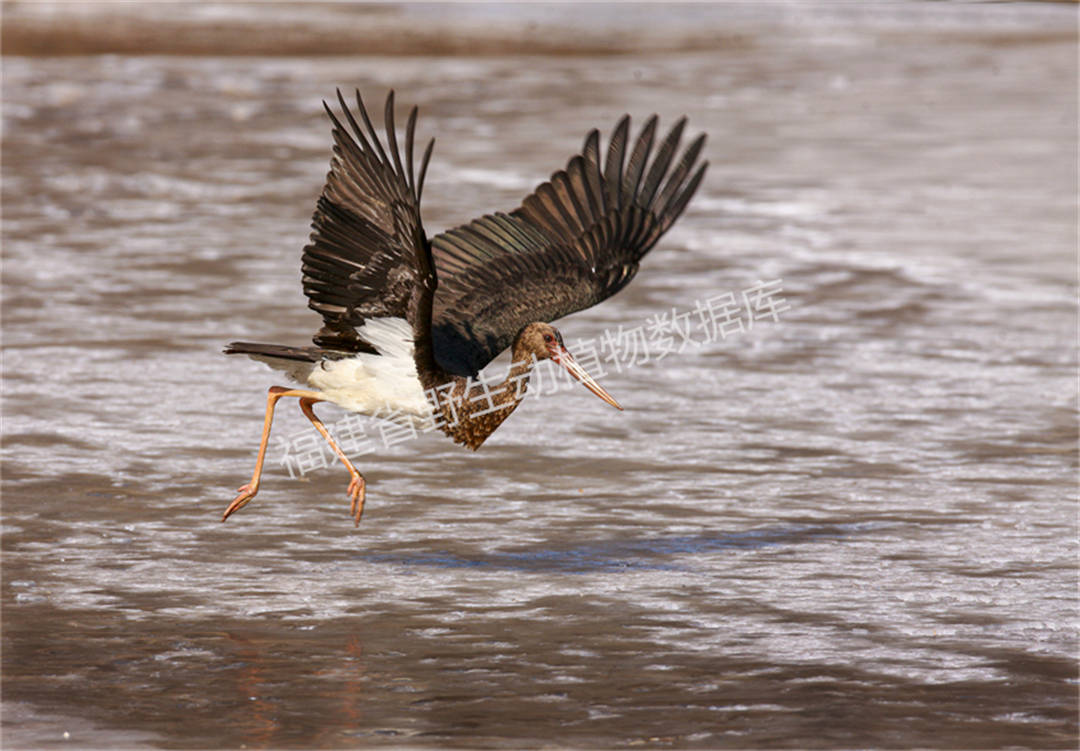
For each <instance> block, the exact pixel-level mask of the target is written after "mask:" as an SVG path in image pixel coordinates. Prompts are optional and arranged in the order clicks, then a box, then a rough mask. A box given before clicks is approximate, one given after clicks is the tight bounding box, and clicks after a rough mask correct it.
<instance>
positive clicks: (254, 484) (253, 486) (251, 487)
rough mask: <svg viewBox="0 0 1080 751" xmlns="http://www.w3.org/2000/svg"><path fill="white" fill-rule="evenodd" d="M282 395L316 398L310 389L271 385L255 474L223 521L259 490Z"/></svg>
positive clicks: (222, 518) (229, 508)
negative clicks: (275, 416)
mask: <svg viewBox="0 0 1080 751" xmlns="http://www.w3.org/2000/svg"><path fill="white" fill-rule="evenodd" d="M284 396H297V397H300V398H302V399H317V398H318V397H317V395H316V394H315V393H313V392H311V391H304V390H302V389H287V388H283V387H281V386H271V387H270V390H269V392H267V395H266V418H265V419H264V420H263V432H262V440H261V441H260V443H259V455H258V457H256V459H255V474H253V475H252V476H251V482H249V483H248V484H247V485H242V486H241V487H240V488H239V491H240V495H238V496H236V499H235V500H233V502H232V503H230V504H229V507H228V508H227V509H225V514H224V515H223V516H222V517H221V521H225V520H226V519H228V518H229V517H230V516H232V515H233V514H234V513H236V512H237V511H239V510H240V509H242V508H243V507H244V506H246V505H247V504H248V501H250V500H251V499H252V498H254V497H255V494H256V493H258V492H259V479H260V478H261V477H262V468H263V461H264V460H265V459H266V444H267V443H269V442H270V426H271V425H272V424H273V422H274V407H275V406H276V405H277V402H278V399H281V398H282V397H284Z"/></svg>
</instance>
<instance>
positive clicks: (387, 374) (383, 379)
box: [307, 318, 432, 422]
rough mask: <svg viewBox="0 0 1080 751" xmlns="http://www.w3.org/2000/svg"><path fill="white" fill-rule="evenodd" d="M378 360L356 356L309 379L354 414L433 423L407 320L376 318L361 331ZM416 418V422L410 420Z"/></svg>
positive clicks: (331, 362) (313, 372)
mask: <svg viewBox="0 0 1080 751" xmlns="http://www.w3.org/2000/svg"><path fill="white" fill-rule="evenodd" d="M357 333H359V334H360V336H362V337H363V338H364V339H365V340H366V341H368V342H371V344H372V346H374V347H375V349H377V350H378V351H379V354H377V355H371V354H365V353H361V354H357V355H353V356H352V357H347V358H344V359H341V360H326V361H324V362H322V363H321V364H319V365H317V366H315V367H314V368H312V370H311V373H310V374H309V375H308V377H307V382H308V384H309V385H310V386H314V387H315V388H317V389H318V390H319V391H320V392H321V393H322V395H323V396H324V397H326V400H327V401H330V402H333V403H335V404H338V405H340V406H342V407H344V408H345V409H348V410H351V411H353V412H360V413H363V414H365V415H375V416H378V417H383V418H388V419H394V418H398V419H401V418H404V419H405V420H407V421H409V422H414V419H415V418H420V420H421V421H423V420H429V419H430V418H431V414H432V412H431V404H430V403H429V402H428V399H427V397H426V396H425V394H424V388H423V386H422V385H421V384H420V378H419V376H418V375H417V373H416V362H415V361H414V360H413V331H412V326H410V325H409V322H408V321H406V320H405V319H403V318H373V319H370V320H368V321H366V322H365V323H364V325H363V326H361V327H359V328H357ZM409 418H414V419H409Z"/></svg>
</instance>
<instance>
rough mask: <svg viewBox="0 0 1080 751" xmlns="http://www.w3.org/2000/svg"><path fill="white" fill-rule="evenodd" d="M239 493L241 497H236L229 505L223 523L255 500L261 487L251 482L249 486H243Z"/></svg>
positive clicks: (222, 518) (222, 519) (223, 516)
mask: <svg viewBox="0 0 1080 751" xmlns="http://www.w3.org/2000/svg"><path fill="white" fill-rule="evenodd" d="M238 491H239V493H240V495H238V496H236V498H235V499H234V500H233V502H232V503H230V504H229V507H228V508H227V509H225V513H224V514H223V515H222V517H221V521H225V520H226V519H228V518H229V517H230V516H232V515H233V514H235V513H236V512H237V511H239V510H240V509H242V508H243V507H244V506H246V505H247V504H248V501H250V500H251V499H252V498H254V497H255V494H256V493H258V492H259V486H258V485H256V484H254V483H250V482H249V483H248V484H247V485H241V486H240V487H239V488H238Z"/></svg>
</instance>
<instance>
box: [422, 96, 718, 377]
mask: <svg viewBox="0 0 1080 751" xmlns="http://www.w3.org/2000/svg"><path fill="white" fill-rule="evenodd" d="M656 124H657V118H656V115H653V116H652V117H650V118H649V119H648V121H646V123H645V126H644V127H643V128H642V129H641V133H640V134H639V135H638V137H637V140H636V141H635V142H634V143H633V146H632V148H629V149H628V145H629V144H628V140H629V138H628V136H629V130H630V118H629V116H624V117H623V118H622V119H621V120H619V122H618V124H617V125H616V126H615V130H614V131H613V133H612V136H611V141H610V143H609V144H608V149H607V157H606V159H605V160H604V162H603V165H601V159H600V136H599V133H598V132H597V131H596V130H593V131H592V132H590V133H589V135H588V136H587V137H586V138H585V146H584V148H583V150H582V152H581V153H580V154H579V155H577V156H575V157H574V158H572V159H571V160H570V161H569V163H568V164H567V166H566V169H564V170H560V171H558V172H556V173H555V174H554V175H552V176H551V179H550V180H548V181H547V182H545V183H543V184H542V185H540V186H539V187H538V188H537V189H536V190H535V191H534V192H533V193H532V195H530V196H528V197H527V198H525V200H524V201H523V202H522V204H521V206H520V207H518V208H517V209H514V210H513V211H511V212H510V213H509V214H505V213H495V214H489V215H487V216H482V217H480V218H479V219H475V220H473V221H472V222H470V223H468V224H465V225H462V226H460V227H457V228H455V229H451V230H448V231H447V232H444V233H442V234H440V235H437V236H435V237H434V238H432V241H431V244H432V250H433V255H434V257H435V264H436V266H437V267H438V269H439V282H440V286H439V291H438V294H436V296H435V307H434V314H433V315H434V319H433V331H432V333H433V338H434V348H435V357H436V360H437V361H438V363H439V364H440V365H441V366H442V367H443V368H444V369H446V370H448V371H450V372H452V373H458V374H461V375H467V374H474V373H476V372H478V371H479V370H480V369H481V368H483V367H484V366H485V365H487V364H488V363H489V362H491V360H492V359H494V358H495V357H496V356H497V355H498V354H499V353H500V352H502V351H503V350H504V349H506V348H507V347H509V346H510V345H511V344H512V343H513V340H514V337H515V336H516V335H517V333H518V332H519V331H520V330H521V329H522V328H523V327H524V326H526V325H528V324H529V323H532V322H533V321H554V320H556V319H558V318H561V317H562V316H565V315H569V314H570V313H573V312H575V311H578V310H582V309H584V308H587V307H590V306H592V305H595V304H596V303H598V302H600V301H601V300H604V299H606V298H608V297H610V296H611V295H613V294H615V293H616V292H618V291H619V290H620V289H622V288H623V287H625V286H626V284H627V283H628V282H629V281H630V280H631V279H632V278H633V277H634V274H635V273H637V270H638V263H639V262H640V260H641V258H642V256H644V255H645V253H647V252H648V251H649V249H650V248H652V247H653V245H655V244H656V241H657V240H659V239H660V236H661V235H663V234H664V232H666V231H667V230H668V228H669V227H671V225H672V223H674V221H675V220H676V219H677V218H678V217H679V215H680V214H681V213H682V211H683V209H684V208H686V204H687V202H688V201H689V200H690V198H691V196H693V194H694V191H696V190H697V188H698V185H699V184H700V183H701V179H702V177H703V176H704V174H705V168H706V167H707V166H708V162H702V163H701V164H700V165H699V164H698V163H697V160H698V157H699V156H700V154H701V150H702V147H703V146H704V143H705V135H704V134H702V135H699V136H698V137H697V138H696V139H694V141H693V142H691V143H690V145H689V146H687V147H686V149H685V150H684V151H683V152H682V154H681V156H678V155H677V152H678V147H679V141H680V139H681V137H682V132H683V129H684V127H685V125H686V118H682V119H680V120H679V121H678V122H677V123H676V124H675V126H674V127H673V128H672V129H671V131H670V132H669V133H668V135H667V136H666V137H665V138H664V139H663V141H661V142H660V145H659V147H658V148H657V150H656V152H655V154H653V153H652V147H653V142H654V137H655V135H656ZM677 156H678V158H676V157H677ZM650 157H651V158H650Z"/></svg>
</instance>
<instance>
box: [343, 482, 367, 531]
mask: <svg viewBox="0 0 1080 751" xmlns="http://www.w3.org/2000/svg"><path fill="white" fill-rule="evenodd" d="M365 485H366V483H365V482H364V476H363V475H360V474H356V475H353V478H352V482H350V483H349V489H348V491H347V492H348V494H349V498H350V499H351V500H352V518H353V522H354V523H355V524H356V526H357V527H359V526H360V517H361V516H362V515H363V513H364V488H365Z"/></svg>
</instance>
